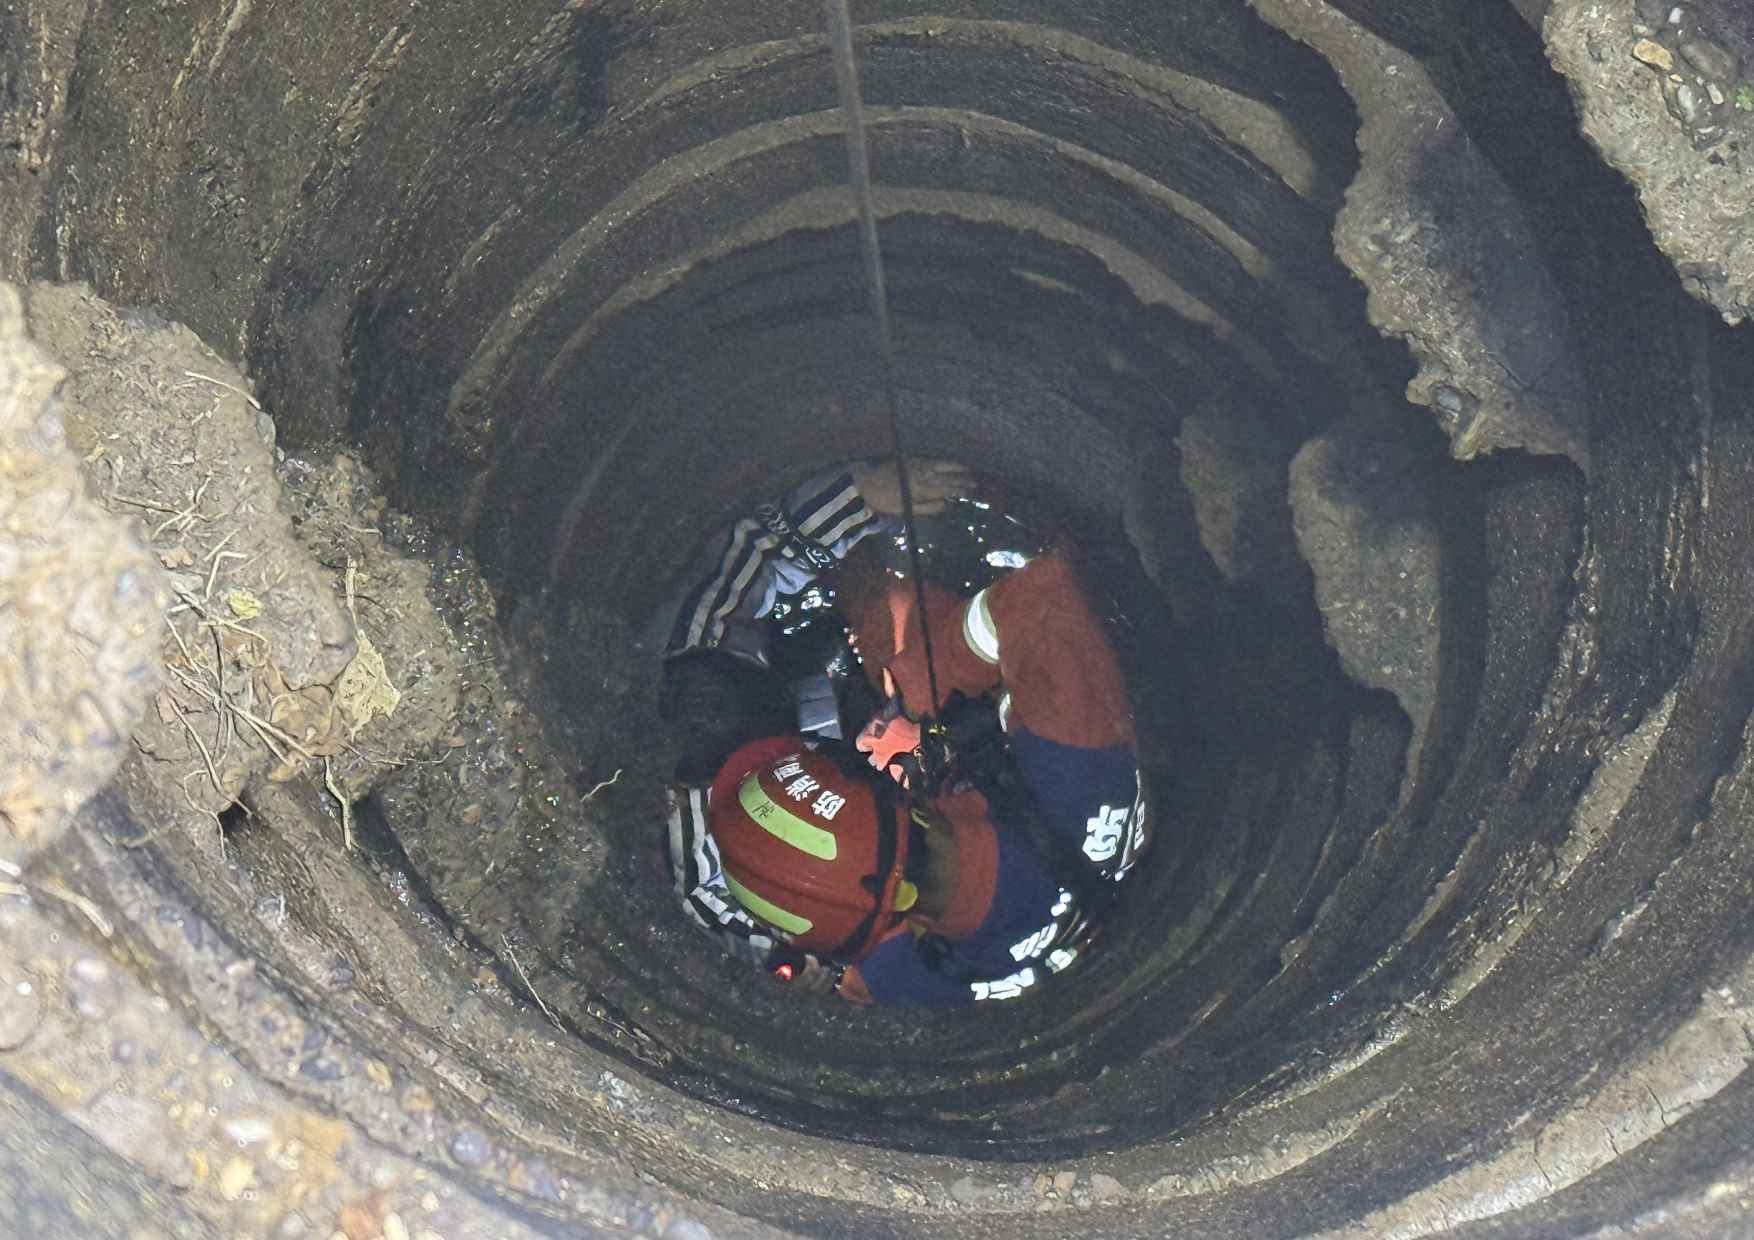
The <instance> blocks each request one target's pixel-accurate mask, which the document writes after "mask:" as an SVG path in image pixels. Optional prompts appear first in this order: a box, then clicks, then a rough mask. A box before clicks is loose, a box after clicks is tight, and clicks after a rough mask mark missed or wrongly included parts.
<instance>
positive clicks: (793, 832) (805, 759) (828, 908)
mask: <svg viewBox="0 0 1754 1240" xmlns="http://www.w3.org/2000/svg"><path fill="white" fill-rule="evenodd" d="M764 750H765V752H763V751H764ZM752 758H754V759H757V760H756V761H753V762H752V761H751V759H752ZM863 766H864V764H863V761H862V755H859V754H853V755H852V761H850V762H848V763H846V764H843V763H841V762H839V761H837V760H836V759H835V758H833V757H831V756H829V755H828V754H826V753H823V752H820V751H817V750H812V749H809V748H807V747H806V746H805V744H804V742H803V741H802V740H800V739H796V738H794V739H793V740H791V741H790V743H785V742H776V741H774V740H767V741H758V742H756V743H755V744H753V745H750V746H746V747H745V748H744V749H743V750H742V751H740V752H739V753H737V754H734V755H732V757H731V760H730V761H729V762H727V763H726V764H725V766H724V768H723V769H722V770H721V771H720V772H719V777H718V779H717V780H716V781H715V782H714V783H713V789H712V796H711V800H710V801H709V803H708V819H709V821H710V823H711V825H712V833H713V839H714V840H716V841H717V843H718V846H719V859H720V861H721V863H722V864H723V866H724V871H725V882H726V884H727V885H728V886H729V887H730V889H731V895H732V896H733V897H734V898H735V899H736V901H737V903H738V904H740V905H742V906H743V909H744V911H745V912H747V913H748V914H749V915H750V916H751V917H753V918H755V919H756V920H757V921H759V922H761V923H763V924H764V925H767V926H770V927H772V928H773V929H775V930H777V931H779V932H780V933H781V935H782V936H783V937H784V938H786V939H787V940H788V941H790V942H791V943H792V944H794V945H795V946H797V947H800V948H803V949H804V950H805V951H812V952H820V953H823V954H825V955H832V956H835V957H837V958H839V959H841V960H845V961H854V960H858V959H860V958H861V957H862V956H863V955H864V954H865V953H867V952H868V951H870V950H871V948H873V947H875V946H876V945H877V942H878V940H880V939H881V938H882V937H883V936H884V935H885V934H887V933H888V932H889V930H890V929H891V928H893V927H894V925H895V923H896V922H897V921H899V920H900V918H901V915H902V913H904V912H905V911H906V910H908V909H909V908H912V907H913V905H914V902H915V901H916V900H917V899H918V892H917V891H916V890H915V888H914V885H913V884H912V883H910V882H908V881H907V879H906V877H905V875H906V872H907V861H908V851H909V850H908V843H909V819H908V813H907V807H906V805H905V804H903V802H902V798H901V795H900V789H899V788H897V787H896V786H895V785H894V783H893V782H892V781H891V780H889V779H887V778H884V777H882V776H878V775H876V773H875V772H872V771H870V770H868V769H861V768H863ZM884 785H888V786H887V787H885V786H884Z"/></svg>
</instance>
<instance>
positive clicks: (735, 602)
mask: <svg viewBox="0 0 1754 1240" xmlns="http://www.w3.org/2000/svg"><path fill="white" fill-rule="evenodd" d="M881 524H882V523H881V522H880V521H879V519H878V517H877V516H876V514H874V513H873V512H872V511H871V509H870V507H869V506H868V505H867V504H866V503H865V501H864V499H863V498H862V497H861V496H860V495H859V490H858V488H857V487H856V486H854V485H853V479H852V475H851V474H848V473H839V474H833V475H826V476H820V477H816V478H812V479H810V480H809V481H807V482H805V483H803V484H801V485H800V486H797V487H794V488H793V489H792V490H791V491H789V492H787V493H786V494H785V495H783V496H780V497H778V498H777V499H775V500H773V501H771V502H769V503H765V504H762V505H760V506H759V507H757V509H756V510H755V511H754V512H752V513H750V514H748V515H746V516H744V517H741V518H739V519H738V520H737V521H736V522H735V523H734V524H733V525H732V526H731V528H730V530H729V531H728V532H727V533H726V534H725V535H724V536H723V537H722V538H721V539H720V540H719V542H718V546H717V553H716V555H714V556H713V557H712V558H711V559H710V560H709V561H708V565H709V567H708V569H707V571H706V572H705V574H704V575H703V576H702V577H701V578H700V579H699V582H698V584H696V585H694V586H692V587H691V588H690V589H689V590H688V592H687V594H686V595H685V596H684V597H683V600H682V603H681V605H680V606H679V607H678V608H677V612H676V619H675V622H674V624H673V625H672V627H671V631H670V639H669V642H668V644H667V646H666V649H665V654H666V656H674V655H678V654H682V653H684V652H686V651H691V650H700V649H721V650H727V651H729V652H731V653H733V654H736V655H738V656H740V657H742V658H746V659H750V660H752V661H754V662H757V663H761V664H764V665H765V663H766V661H767V643H766V625H765V623H764V622H763V621H764V619H765V617H766V616H767V615H768V613H769V612H770V611H771V610H772V609H773V605H774V600H775V599H776V598H778V597H779V596H780V595H782V594H793V593H796V592H797V591H799V590H801V589H803V588H804V587H805V586H806V585H808V584H809V583H810V581H811V580H812V579H814V578H815V577H816V576H818V575H819V574H821V573H823V572H825V571H827V570H829V569H831V568H833V567H834V566H835V565H836V564H838V563H839V562H840V561H841V559H842V558H843V557H844V556H845V555H846V554H847V552H849V551H850V550H852V548H853V547H854V546H855V545H856V544H857V543H858V542H859V540H860V539H862V538H864V537H865V536H866V535H867V534H870V533H871V532H873V531H874V530H877V529H879V528H880V527H881ZM666 844H667V852H668V857H669V861H670V870H671V874H672V876H673V879H674V882H675V886H676V894H677V895H678V896H679V897H680V898H681V900H682V906H683V908H684V909H685V910H686V911H687V913H688V915H689V916H690V917H691V918H693V919H694V920H695V921H696V922H698V923H699V924H700V925H701V926H703V927H705V928H706V929H707V930H709V931H711V932H713V933H715V934H717V935H719V936H720V938H721V941H722V942H723V943H724V945H725V948H726V950H727V951H729V952H730V953H731V954H732V955H733V956H736V957H738V958H739V959H743V960H747V961H749V962H751V963H753V964H766V963H767V960H768V956H769V954H770V953H771V952H772V951H773V950H774V948H775V946H776V944H775V942H774V940H773V938H772V937H771V936H770V935H769V934H768V933H767V931H766V930H765V929H764V928H763V927H762V926H760V925H759V924H758V923H757V922H755V921H754V920H752V919H751V918H750V917H749V915H748V914H747V913H745V912H744V911H743V910H742V909H741V908H740V907H738V905H737V902H736V901H735V900H734V899H733V898H732V897H731V894H730V891H729V889H728V888H727V887H726V884H725V876H724V871H723V869H722V867H721V865H720V863H719V850H718V846H717V845H716V844H715V843H714V842H713V838H712V834H711V832H710V831H709V830H708V829H707V789H706V788H705V787H704V786H701V787H681V786H678V787H676V788H674V789H672V791H671V807H670V831H669V837H668V839H667V841H666Z"/></svg>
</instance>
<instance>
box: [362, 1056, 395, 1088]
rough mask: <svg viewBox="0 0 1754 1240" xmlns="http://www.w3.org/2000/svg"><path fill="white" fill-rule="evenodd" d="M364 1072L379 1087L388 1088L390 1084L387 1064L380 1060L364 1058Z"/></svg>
mask: <svg viewBox="0 0 1754 1240" xmlns="http://www.w3.org/2000/svg"><path fill="white" fill-rule="evenodd" d="M365 1074H366V1076H367V1077H369V1078H370V1079H371V1083H372V1084H373V1085H376V1086H377V1087H378V1088H379V1089H388V1088H390V1085H391V1084H392V1081H391V1077H390V1068H389V1065H388V1064H386V1063H383V1062H382V1061H380V1060H377V1059H368V1060H366V1061H365Z"/></svg>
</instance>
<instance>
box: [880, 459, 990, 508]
mask: <svg viewBox="0 0 1754 1240" xmlns="http://www.w3.org/2000/svg"><path fill="white" fill-rule="evenodd" d="M850 472H851V473H852V475H853V485H854V486H856V487H858V488H859V494H860V495H861V496H863V497H864V500H865V503H866V504H867V505H868V506H869V507H870V509H871V511H872V512H874V513H877V514H878V515H879V516H886V517H893V516H896V515H898V514H899V513H900V512H901V476H900V471H899V470H898V469H896V467H895V462H894V461H867V462H864V463H862V464H858V465H854V466H853V467H852V469H851V471H850ZM907 476H908V480H909V481H910V482H912V483H913V490H914V512H915V513H917V514H918V515H920V516H922V517H929V516H931V515H932V514H933V513H937V512H943V511H944V503H945V501H946V500H951V499H959V498H961V497H963V496H965V495H970V494H972V493H973V492H974V475H973V474H971V473H969V472H968V470H967V469H966V468H964V467H963V466H961V465H958V464H957V463H956V462H955V461H926V460H914V461H909V462H908V470H907Z"/></svg>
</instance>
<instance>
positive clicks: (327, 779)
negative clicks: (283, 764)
mask: <svg viewBox="0 0 1754 1240" xmlns="http://www.w3.org/2000/svg"><path fill="white" fill-rule="evenodd" d="M323 787H325V788H327V789H328V790H329V795H330V796H332V797H334V798H335V802H336V804H338V805H340V806H341V846H342V847H343V848H345V849H346V850H347V851H348V852H352V851H353V803H352V802H350V801H349V800H348V799H347V798H346V797H344V796H342V795H341V788H340V786H339V785H337V784H336V783H335V769H334V767H333V765H332V764H331V763H330V761H329V759H328V758H326V757H325V758H324V759H323Z"/></svg>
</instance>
